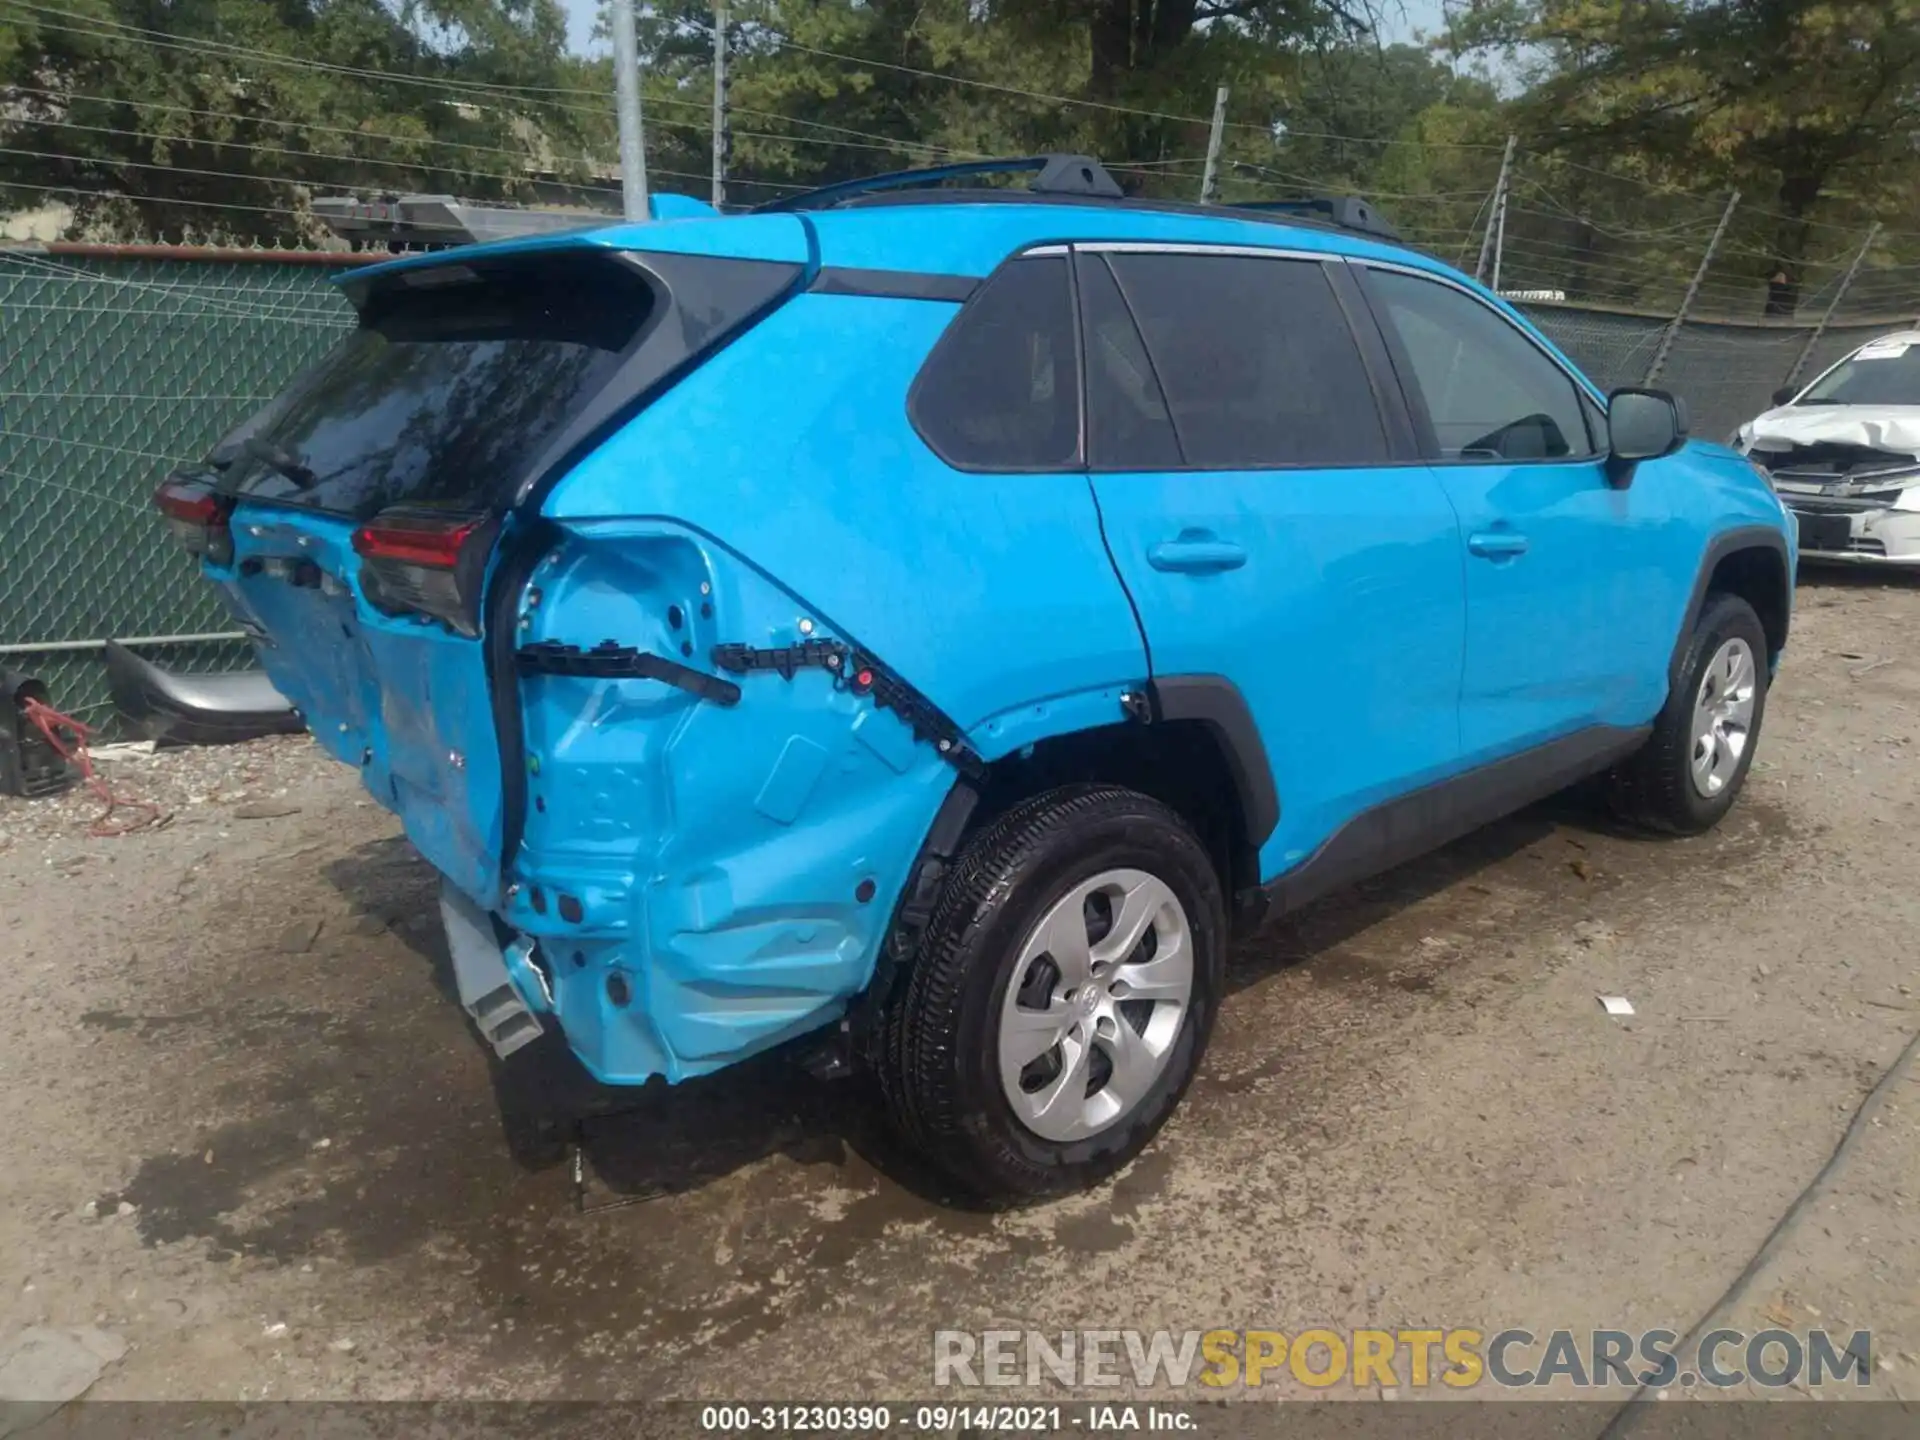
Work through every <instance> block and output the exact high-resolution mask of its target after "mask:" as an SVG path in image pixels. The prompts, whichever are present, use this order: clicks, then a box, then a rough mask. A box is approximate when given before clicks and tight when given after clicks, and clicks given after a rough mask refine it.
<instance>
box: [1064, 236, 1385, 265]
mask: <svg viewBox="0 0 1920 1440" xmlns="http://www.w3.org/2000/svg"><path fill="white" fill-rule="evenodd" d="M1073 248H1074V249H1076V250H1082V251H1085V252H1086V253H1087V254H1090V255H1099V254H1106V255H1252V256H1255V257H1257V258H1260V259H1265V260H1312V261H1316V262H1321V263H1326V262H1338V263H1340V264H1345V263H1346V260H1347V257H1346V256H1345V255H1341V254H1338V253H1335V252H1333V251H1327V250H1294V249H1287V248H1282V247H1280V246H1277V245H1273V246H1269V245H1209V244H1206V243H1205V242H1204V241H1188V240H1076V241H1074V242H1073Z"/></svg>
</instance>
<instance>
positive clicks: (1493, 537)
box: [1467, 530, 1527, 560]
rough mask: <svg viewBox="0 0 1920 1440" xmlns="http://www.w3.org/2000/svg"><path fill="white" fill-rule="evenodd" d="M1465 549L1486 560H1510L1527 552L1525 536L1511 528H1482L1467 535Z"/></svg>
mask: <svg viewBox="0 0 1920 1440" xmlns="http://www.w3.org/2000/svg"><path fill="white" fill-rule="evenodd" d="M1467 549H1469V550H1471V551H1472V552H1473V553H1474V554H1475V555H1479V556H1482V557H1484V558H1485V559H1488V560H1511V559H1513V558H1514V556H1516V555H1524V554H1526V553H1527V537H1526V536H1524V535H1520V534H1517V533H1515V532H1514V531H1512V530H1482V531H1480V533H1479V534H1477V535H1469V536H1468V537H1467Z"/></svg>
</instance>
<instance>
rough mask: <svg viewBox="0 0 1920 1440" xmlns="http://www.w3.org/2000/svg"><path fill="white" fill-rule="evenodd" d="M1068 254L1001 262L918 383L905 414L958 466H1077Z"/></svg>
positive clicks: (944, 337) (937, 349)
mask: <svg viewBox="0 0 1920 1440" xmlns="http://www.w3.org/2000/svg"><path fill="white" fill-rule="evenodd" d="M1074 351H1075V346H1074V331H1073V295H1072V290H1071V280H1070V275H1069V272H1068V268H1067V259H1066V257H1065V256H1064V255H1057V256H1056V255H1048V256H1035V257H1033V258H1030V259H1023V260H1015V261H1013V262H1012V263H1011V264H1009V265H1006V266H1003V267H1002V268H1001V270H1000V271H999V273H997V274H996V275H995V276H994V277H993V279H992V280H991V281H989V282H988V284H987V286H986V288H985V289H983V290H982V291H981V292H980V293H979V294H978V295H976V296H975V297H974V298H973V300H972V301H971V302H969V303H968V305H967V307H966V308H965V309H964V310H962V311H961V312H960V314H959V316H958V317H957V318H956V319H955V320H954V322H953V324H952V325H951V326H950V327H948V329H947V332H946V333H945V334H944V335H942V336H941V337H940V343H939V344H938V345H936V346H935V347H934V351H933V354H932V356H931V357H929V359H928V360H927V363H926V366H925V368H924V369H922V370H921V372H920V377H919V379H918V380H917V381H915V383H914V389H913V397H912V400H911V402H910V404H909V413H910V414H911V415H912V417H913V422H914V424H915V425H916V426H917V427H918V428H919V431H920V434H921V437H922V438H923V439H924V440H925V441H926V442H927V444H928V445H929V446H931V447H932V448H933V450H934V452H935V453H936V454H938V455H939V456H940V458H941V459H943V460H945V461H946V462H947V463H948V464H949V465H952V466H955V467H956V468H958V469H962V470H1060V469H1067V468H1070V467H1074V466H1077V465H1078V464H1079V463H1080V371H1079V365H1078V363H1077V361H1076V359H1075V354H1074Z"/></svg>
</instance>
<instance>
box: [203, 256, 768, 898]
mask: <svg viewBox="0 0 1920 1440" xmlns="http://www.w3.org/2000/svg"><path fill="white" fill-rule="evenodd" d="M799 274H800V267H799V266H797V265H789V264H785V263H776V262H761V261H753V260H740V259H716V258H713V257H709V256H694V255H655V256H650V257H647V258H646V259H645V261H644V263H643V262H642V260H641V259H640V258H639V257H636V256H633V255H629V254H622V253H618V252H613V251H609V250H604V249H599V248H597V247H574V248H553V247H545V248H535V249H534V250H532V251H530V252H527V253H517V254H510V255H506V256H493V255H487V254H485V253H481V254H477V255H474V256H471V257H462V256H452V257H449V259H448V260H447V261H445V262H444V263H440V264H435V265H431V266H426V267H416V268H407V269H401V270H398V271H393V272H385V273H376V274H375V276H374V277H373V278H372V279H368V280H356V281H350V282H349V294H350V296H351V297H352V298H353V299H354V301H355V304H356V305H357V307H358V308H359V311H360V325H359V328H358V329H357V330H356V331H355V332H354V333H353V334H352V335H351V336H350V337H349V338H348V339H347V340H346V341H345V342H343V343H342V344H341V345H340V346H339V347H338V348H337V349H336V350H335V351H334V352H333V353H332V354H331V355H329V356H328V357H327V358H326V359H325V360H323V361H322V362H321V363H320V364H319V365H318V366H316V367H315V368H314V369H313V370H312V371H310V372H308V373H307V374H306V375H304V376H303V377H301V379H300V380H298V381H297V382H296V383H295V384H294V385H293V387H292V388H291V389H290V390H289V391H288V392H287V393H286V394H285V395H283V396H282V397H281V398H280V399H278V400H276V401H275V402H274V403H273V404H272V405H270V406H269V407H268V408H267V409H266V410H265V411H263V412H262V413H261V414H259V415H257V416H255V417H254V418H253V419H252V420H250V421H249V422H248V423H247V424H246V425H244V426H243V427H241V429H240V430H239V431H237V432H235V434H233V435H232V436H230V437H228V439H227V440H225V441H223V442H222V444H221V445H220V446H219V447H217V448H216V450H215V451H214V453H213V454H212V455H211V456H210V457H209V459H208V461H207V467H206V470H205V472H204V478H205V479H207V480H210V481H211V482H212V484H213V486H214V488H215V491H216V494H217V496H218V497H219V498H220V499H221V500H222V502H223V503H225V504H228V505H230V506H231V507H232V508H231V516H230V521H229V524H230V528H231V532H232V552H233V553H232V558H231V563H230V564H229V565H227V566H224V567H217V568H216V570H215V574H216V578H218V579H220V580H221V581H222V582H223V583H224V585H225V587H226V589H227V590H228V592H229V594H230V596H231V597H232V599H233V602H234V604H235V606H236V608H237V609H238V611H239V612H240V614H241V616H242V617H243V619H244V620H245V622H246V623H247V624H248V625H249V627H250V628H251V629H252V631H253V632H254V634H255V635H256V637H257V638H258V640H259V643H260V653H261V659H262V663H263V664H264V666H265V668H266V669H267V671H268V672H269V674H270V675H271V676H272V678H273V681H274V683H275V685H277V686H278V687H279V689H280V691H281V692H282V693H283V694H285V695H286V696H287V697H288V699H290V700H291V701H292V702H293V703H294V704H295V705H296V706H297V707H298V708H299V709H300V710H301V712H302V713H303V714H304V715H305V717H306V719H307V723H308V725H309V727H310V728H311V729H312V731H313V734H314V736H315V737H316V739H318V740H319V742H320V743H321V744H322V745H323V746H325V747H326V748H327V749H329V750H330V751H332V752H333V753H334V754H335V755H336V756H337V757H338V758H340V759H341V760H344V761H346V762H347V763H349V764H352V765H355V766H358V767H359V768H360V770H361V772H362V776H363V779H364V782H365V784H366V786H367V789H368V790H369V791H370V792H371V793H372V794H373V795H374V796H375V798H377V799H378V800H380V801H381V803H383V804H385V805H387V806H388V807H390V808H391V809H393V810H394V811H395V812H396V813H397V814H398V815H399V816H400V818H401V820H402V821H403V822H404V824H405V827H406V830H407V834H408V836H409V837H410V838H411V839H412V840H413V842H414V843H415V844H416V845H417V846H418V847H419V849H420V851H421V853H422V854H424V855H425V856H426V858H427V859H428V860H429V861H431V862H432V863H433V864H434V865H435V866H436V867H437V868H439V869H440V870H441V871H442V872H443V873H444V874H445V875H447V876H448V877H449V878H450V879H451V880H452V881H453V882H454V883H455V884H456V885H458V886H459V887H460V888H461V889H462V890H464V891H465V892H466V893H467V894H469V895H470V896H472V897H473V898H474V899H475V900H477V901H478V902H480V903H481V904H483V905H488V906H494V905H497V904H498V902H499V899H500V890H501V888H502V878H501V871H502V858H503V851H505V850H506V849H507V848H509V847H510V845H511V841H512V834H513V828H514V824H515V817H514V815H513V799H514V796H515V794H516V791H517V788H518V786H517V782H518V780H519V775H518V773H517V772H518V767H519V766H520V764H521V758H520V747H519V724H520V720H519V710H518V705H517V696H516V690H515V685H514V681H513V672H512V650H513V637H514V633H515V630H516V628H517V623H518V622H517V615H518V610H519V606H520V603H521V599H522V595H523V593H530V592H526V581H527V579H528V575H529V571H530V568H531V565H532V563H533V561H534V560H535V559H537V557H538V556H539V554H540V553H541V550H542V546H543V545H544V544H545V543H546V542H545V540H544V538H543V534H542V532H541V531H540V529H539V527H538V526H537V524H533V523H529V519H528V517H529V516H530V515H531V513H532V510H531V506H532V505H533V504H535V503H537V492H538V488H539V486H538V482H539V480H540V478H541V477H542V476H546V475H550V474H552V473H554V472H556V471H557V470H559V469H562V468H564V466H565V465H566V464H567V463H568V462H569V460H570V458H571V457H572V456H574V455H577V454H578V453H581V452H582V451H583V450H584V449H586V448H589V447H591V445H592V444H593V443H594V442H595V440H596V438H597V437H598V436H600V435H602V434H604V433H606V432H607V431H608V430H609V429H610V428H614V427H617V426H618V425H620V424H621V423H624V420H625V418H627V417H628V416H630V415H631V413H632V412H633V410H634V409H635V408H637V406H638V405H639V404H641V403H643V402H644V400H645V399H646V398H647V396H648V395H649V394H650V393H651V391H652V390H653V389H655V388H657V387H658V386H659V385H660V384H662V383H666V382H668V381H670V380H671V378H672V377H673V375H674V374H676V373H677V372H678V369H679V367H681V366H683V365H684V364H685V363H686V362H687V361H688V360H689V358H690V357H692V356H694V355H697V354H698V353H700V351H701V350H702V349H703V348H705V347H707V346H710V345H713V344H716V343H718V342H719V340H720V339H722V338H724V337H725V336H726V335H727V334H728V333H730V332H731V330H733V329H737V328H738V327H739V326H741V325H743V324H746V323H749V322H750V320H751V319H752V318H754V317H756V316H757V315H758V314H759V313H760V312H761V311H762V310H763V309H764V308H765V307H766V306H767V305H768V304H769V303H771V302H772V301H773V300H775V299H777V297H778V296H779V295H780V294H782V293H783V292H784V290H785V289H786V288H787V287H788V286H790V284H791V283H792V281H793V280H794V279H795V278H797V276H798V275H799Z"/></svg>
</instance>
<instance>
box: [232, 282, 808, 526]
mask: <svg viewBox="0 0 1920 1440" xmlns="http://www.w3.org/2000/svg"><path fill="white" fill-rule="evenodd" d="M643 258H644V266H645V268H643V266H642V263H637V260H638V257H637V259H636V260H627V259H622V258H620V257H618V256H616V255H612V254H609V253H606V252H602V251H593V250H570V251H561V252H554V253H549V254H544V255H534V256H531V257H519V258H515V259H509V260H494V261H486V262H480V261H475V262H466V263H462V262H459V261H449V262H448V263H447V264H444V265H435V266H432V267H429V268H423V269H417V270H401V271H396V272H394V273H392V274H390V275H386V276H375V277H372V278H370V279H366V280H359V279H356V280H354V281H350V282H349V287H348V294H349V295H350V296H351V297H352V298H353V300H354V302H355V304H356V305H357V306H358V308H359V311H360V325H359V328H358V329H356V330H355V331H354V332H353V334H352V335H350V336H348V337H347V339H346V340H345V341H343V342H342V343H341V344H340V345H339V346H338V347H337V348H336V349H335V350H334V351H333V352H332V353H331V354H330V355H328V356H327V357H326V358H325V359H324V360H322V361H321V362H320V363H319V364H318V365H316V366H314V367H313V368H312V369H311V370H309V371H307V373H306V374H304V375H303V376H301V377H300V378H299V379H298V380H296V381H295V382H294V383H293V385H292V387H290V388H289V389H288V390H287V391H286V393H284V394H283V395H281V396H280V397H279V398H278V399H277V400H275V401H274V402H273V403H272V404H271V405H269V406H268V407H267V408H266V409H265V410H263V411H261V412H260V413H259V414H257V415H255V416H254V417H253V418H252V419H251V420H249V421H248V422H247V423H246V424H244V425H242V426H241V427H240V429H239V430H237V431H235V432H234V433H233V434H232V435H230V436H228V437H227V438H226V439H225V440H223V441H221V443H220V444H219V445H218V446H217V447H216V448H215V450H214V452H213V454H212V455H211V456H210V457H209V459H208V464H209V465H210V466H211V467H212V468H213V470H214V471H216V472H217V473H218V475H219V483H220V487H221V488H222V489H223V490H227V491H230V492H237V493H240V494H243V495H247V496H250V497H254V498H257V499H261V500H270V501H273V502H275V503H278V504H286V505H300V506H306V507H310V508H313V509H316V510H324V511H328V512H332V513H338V514H344V515H349V516H353V517H355V518H362V519H363V518H366V517H367V516H370V515H373V514H375V513H377V512H378V511H380V510H384V509H386V508H387V507H389V506H393V505H401V504H406V505H438V506H446V507H449V508H459V509H482V508H488V507H500V506H505V505H508V504H511V503H513V502H514V500H515V499H516V498H517V495H518V493H519V490H520V487H521V485H522V483H523V482H525V481H528V480H530V479H531V478H532V475H533V473H534V472H535V470H536V469H537V467H540V466H541V465H543V464H544V463H546V462H547V461H549V460H551V459H552V458H553V456H554V452H555V451H556V448H557V449H558V450H559V451H561V452H568V451H569V447H570V446H571V445H572V444H573V443H574V442H575V441H577V440H580V439H583V438H585V437H587V436H589V435H592V434H596V433H598V431H597V430H596V428H595V427H597V426H599V425H602V424H604V423H606V422H608V421H610V420H612V419H614V418H616V417H617V416H618V415H619V414H620V413H621V407H622V406H623V405H625V404H626V403H628V402H630V401H633V400H635V399H636V398H637V397H638V396H639V395H640V394H642V393H645V392H646V391H647V389H648V387H649V386H651V385H653V384H655V383H657V382H660V381H661V380H663V379H669V378H670V377H671V376H672V375H674V374H676V373H678V369H679V367H681V366H683V365H684V364H685V363H686V362H687V361H688V360H689V359H690V358H692V357H694V356H697V355H699V354H701V353H703V352H704V351H705V350H706V349H708V348H710V347H711V346H712V345H713V344H716V343H718V341H719V340H721V339H723V338H725V336H726V335H727V334H729V333H733V332H734V331H737V330H738V329H739V328H740V327H741V326H743V325H744V324H746V323H748V322H750V321H751V320H752V319H753V318H755V317H756V316H757V315H759V314H761V313H763V311H764V307H765V306H766V305H767V304H768V303H769V302H770V300H772V299H773V298H776V297H777V296H778V294H780V293H781V291H782V288H783V287H784V286H785V285H786V284H788V283H789V281H790V280H791V277H792V275H794V274H797V273H798V272H797V268H796V267H791V266H782V265H774V264H770V263H766V262H760V261H750V260H732V259H716V258H713V257H709V256H677V255H665V254H662V255H656V256H649V257H643ZM616 377H617V379H618V383H614V382H615V381H616Z"/></svg>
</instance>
